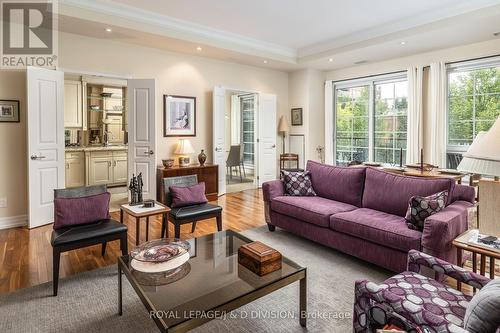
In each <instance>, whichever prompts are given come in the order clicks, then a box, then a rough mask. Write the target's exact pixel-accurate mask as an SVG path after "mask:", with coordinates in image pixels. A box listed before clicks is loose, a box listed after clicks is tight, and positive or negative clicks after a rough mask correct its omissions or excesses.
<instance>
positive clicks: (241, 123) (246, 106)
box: [225, 90, 258, 193]
mask: <svg viewBox="0 0 500 333" xmlns="http://www.w3.org/2000/svg"><path fill="white" fill-rule="evenodd" d="M257 103H258V94H256V93H249V92H241V91H234V90H226V108H225V122H226V126H225V136H226V140H225V142H226V145H225V152H226V192H227V193H231V192H240V191H244V190H248V189H254V188H256V186H257V181H256V170H257V158H256V145H257V134H256V129H257V123H256V121H257Z"/></svg>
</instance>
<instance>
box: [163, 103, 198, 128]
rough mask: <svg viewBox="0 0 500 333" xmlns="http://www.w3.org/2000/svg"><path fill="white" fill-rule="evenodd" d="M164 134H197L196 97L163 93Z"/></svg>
mask: <svg viewBox="0 0 500 333" xmlns="http://www.w3.org/2000/svg"><path fill="white" fill-rule="evenodd" d="M163 136H164V137H182V136H196V97H190V96H178V95H163Z"/></svg>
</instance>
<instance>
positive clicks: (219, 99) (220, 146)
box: [212, 87, 226, 195]
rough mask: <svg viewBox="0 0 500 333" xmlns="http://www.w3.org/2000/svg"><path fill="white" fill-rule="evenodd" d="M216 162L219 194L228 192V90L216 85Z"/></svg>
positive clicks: (214, 112) (214, 134) (214, 97)
mask: <svg viewBox="0 0 500 333" xmlns="http://www.w3.org/2000/svg"><path fill="white" fill-rule="evenodd" d="M212 99H213V129H214V133H213V136H214V137H213V138H214V139H213V140H214V142H213V147H214V164H217V165H218V166H219V195H223V194H225V193H226V119H225V117H226V116H225V111H226V90H225V89H224V88H222V87H214V94H213V97H212Z"/></svg>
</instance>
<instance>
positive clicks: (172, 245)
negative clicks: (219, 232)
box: [130, 238, 191, 273]
mask: <svg viewBox="0 0 500 333" xmlns="http://www.w3.org/2000/svg"><path fill="white" fill-rule="evenodd" d="M190 248H191V246H190V245H189V243H188V242H186V241H182V240H180V239H177V238H163V239H156V240H152V241H149V242H146V243H144V244H142V245H140V246H138V247H136V248H135V249H134V250H133V251H132V252H131V253H130V257H131V258H132V260H131V266H132V268H133V269H135V270H137V271H140V272H144V273H159V272H167V271H170V270H175V269H177V268H179V267H180V266H182V265H183V264H185V263H186V262H187V261H188V260H189V250H190Z"/></svg>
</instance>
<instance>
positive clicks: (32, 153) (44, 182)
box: [26, 67, 65, 228]
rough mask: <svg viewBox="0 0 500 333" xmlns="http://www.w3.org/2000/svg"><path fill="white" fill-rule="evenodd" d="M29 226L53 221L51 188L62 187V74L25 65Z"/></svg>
mask: <svg viewBox="0 0 500 333" xmlns="http://www.w3.org/2000/svg"><path fill="white" fill-rule="evenodd" d="M26 83H27V95H28V101H27V111H28V112H27V113H28V115H27V127H28V193H29V194H28V197H29V198H28V200H29V209H28V210H29V212H28V215H29V227H30V228H35V227H38V226H41V225H44V224H48V223H52V222H53V221H54V189H58V188H64V187H65V184H64V179H65V177H64V73H63V72H60V71H54V70H49V69H43V68H34V67H28V69H27V71H26Z"/></svg>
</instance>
